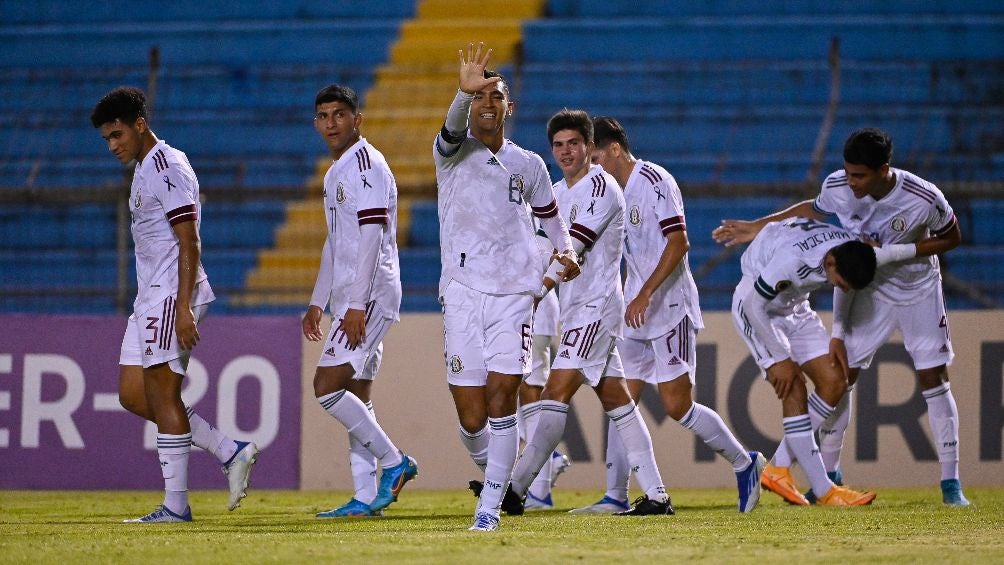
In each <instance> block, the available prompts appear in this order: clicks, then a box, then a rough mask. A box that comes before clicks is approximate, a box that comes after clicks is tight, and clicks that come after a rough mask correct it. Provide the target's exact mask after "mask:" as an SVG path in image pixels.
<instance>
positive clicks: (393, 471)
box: [370, 455, 418, 512]
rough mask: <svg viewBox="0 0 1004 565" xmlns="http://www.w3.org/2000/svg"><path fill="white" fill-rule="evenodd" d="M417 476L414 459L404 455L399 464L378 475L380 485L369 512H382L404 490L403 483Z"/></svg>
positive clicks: (416, 466) (416, 465)
mask: <svg viewBox="0 0 1004 565" xmlns="http://www.w3.org/2000/svg"><path fill="white" fill-rule="evenodd" d="M417 475H418V463H416V462H415V460H414V459H412V458H411V457H408V456H407V455H405V456H404V457H403V459H402V460H401V464H400V465H397V466H395V467H390V468H389V469H384V470H383V473H381V474H380V485H379V486H378V487H377V495H376V498H374V499H373V502H371V503H370V510H372V511H374V512H376V511H378V510H383V509H384V508H387V507H388V506H390V505H391V503H392V502H394V501H396V500H397V495H398V493H400V492H401V489H403V488H404V485H405V483H407V482H408V481H410V480H412V479H414V478H415V477H416V476H417Z"/></svg>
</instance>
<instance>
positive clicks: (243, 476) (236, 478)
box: [223, 441, 261, 510]
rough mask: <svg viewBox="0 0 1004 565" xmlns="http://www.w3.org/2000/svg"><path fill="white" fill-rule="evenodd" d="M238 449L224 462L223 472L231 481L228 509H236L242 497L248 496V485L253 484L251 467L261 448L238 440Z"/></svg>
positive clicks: (229, 481)
mask: <svg viewBox="0 0 1004 565" xmlns="http://www.w3.org/2000/svg"><path fill="white" fill-rule="evenodd" d="M235 443H236V444H237V451H236V452H234V455H233V457H231V458H230V460H229V461H227V462H226V463H224V464H223V474H224V475H225V476H226V477H227V482H228V483H230V500H229V501H228V502H227V509H228V510H236V509H237V507H238V506H240V505H241V499H242V498H244V497H245V496H247V490H248V486H249V485H250V484H251V467H254V464H255V462H256V461H258V454H259V453H261V450H260V449H258V446H257V445H255V444H253V443H250V442H247V441H237V442H235Z"/></svg>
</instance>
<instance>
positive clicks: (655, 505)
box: [614, 496, 676, 516]
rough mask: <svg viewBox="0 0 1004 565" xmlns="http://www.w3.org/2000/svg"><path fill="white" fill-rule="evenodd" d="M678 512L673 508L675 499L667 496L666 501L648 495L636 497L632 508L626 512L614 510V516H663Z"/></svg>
mask: <svg viewBox="0 0 1004 565" xmlns="http://www.w3.org/2000/svg"><path fill="white" fill-rule="evenodd" d="M673 514H676V510H673V501H672V500H670V499H669V497H666V502H659V501H657V500H652V499H651V498H649V497H648V496H639V497H638V498H636V499H635V501H634V505H633V506H632V507H631V510H625V511H624V512H614V516H662V515H673Z"/></svg>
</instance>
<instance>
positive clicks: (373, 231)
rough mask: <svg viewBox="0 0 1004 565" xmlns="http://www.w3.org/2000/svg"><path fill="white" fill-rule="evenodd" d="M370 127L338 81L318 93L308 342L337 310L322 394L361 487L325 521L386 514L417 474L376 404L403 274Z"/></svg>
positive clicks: (390, 179) (392, 190)
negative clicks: (320, 231)
mask: <svg viewBox="0 0 1004 565" xmlns="http://www.w3.org/2000/svg"><path fill="white" fill-rule="evenodd" d="M362 121H363V115H362V112H360V111H359V99H358V97H357V96H356V93H355V91H354V90H352V89H351V88H348V87H346V86H341V85H337V84H332V85H329V86H326V87H324V88H322V89H321V90H320V92H318V93H317V96H316V97H315V99H314V128H315V129H316V130H317V133H318V134H320V135H321V138H322V139H324V142H325V144H326V145H327V146H328V150H329V151H330V153H331V158H332V160H333V161H334V162H333V163H332V164H331V167H330V168H328V172H327V173H326V174H325V175H324V208H325V210H324V212H325V214H324V217H325V220H326V221H327V226H328V230H327V237H326V238H325V240H324V248H323V249H322V251H321V266H320V270H319V271H318V274H317V281H316V283H315V285H314V292H313V295H312V297H311V299H310V306H309V307H308V308H307V313H306V314H305V315H304V316H303V323H302V324H303V335H304V336H305V337H306V338H307V339H309V340H311V341H319V340H320V339H321V337H322V334H321V329H320V321H321V315H322V314H323V312H324V307H325V306H329V307H330V309H331V314H332V316H333V320H332V322H331V330H330V331H329V332H328V337H327V340H326V341H325V344H324V347H323V350H322V352H321V358H320V360H319V361H318V363H317V371H316V372H315V374H314V395H315V396H316V397H317V401H318V402H319V403H320V404H321V406H322V407H323V408H324V410H325V411H326V412H327V413H328V414H330V415H331V417H333V418H334V419H336V420H338V422H339V423H341V424H342V425H343V426H345V429H346V430H348V432H349V467H350V469H351V471H352V481H353V485H354V487H355V494H354V495H353V497H352V498H351V499H350V500H349V501H348V502H346V503H345V504H343V505H342V506H340V507H338V508H333V509H331V510H328V511H326V512H320V513H318V514H317V516H318V517H319V518H339V517H345V516H372V515H375V514H382V512H383V509H384V508H386V507H387V506H389V505H390V504H391V503H392V502H394V501H395V500H397V496H398V493H400V492H401V489H402V488H404V485H405V483H407V482H408V481H410V480H411V479H413V478H415V476H416V475H417V474H418V465H417V464H416V463H415V460H414V459H413V458H412V457H409V456H407V455H405V454H403V453H401V451H400V450H398V448H397V446H395V445H394V443H393V442H392V441H391V439H390V438H389V437H388V436H387V433H386V432H384V430H383V428H382V427H381V426H380V423H379V422H377V420H376V417H375V416H374V414H373V403H372V401H371V400H370V398H371V396H370V393H371V389H372V386H373V379H374V378H375V377H376V373H377V371H378V370H379V368H380V359H381V356H382V354H383V338H384V336H385V335H386V334H387V330H388V329H390V326H391V324H393V323H394V322H396V321H397V320H399V319H400V315H399V311H400V309H401V269H400V267H399V265H398V257H397V184H396V182H395V181H394V175H393V173H391V170H390V167H389V166H387V161H386V160H385V159H384V157H383V154H382V153H380V152H379V151H378V150H377V149H376V148H375V147H373V146H372V145H370V144H369V142H367V141H366V138H364V137H362V134H361V133H360V131H359V127H360V126H361V125H362ZM378 461H379V463H380V467H381V474H380V483H379V485H377V484H376V483H375V477H376V465H377V462H378Z"/></svg>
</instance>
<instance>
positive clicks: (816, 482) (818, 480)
mask: <svg viewBox="0 0 1004 565" xmlns="http://www.w3.org/2000/svg"><path fill="white" fill-rule="evenodd" d="M783 422H784V441H785V443H787V444H788V448H789V449H790V450H791V451H792V453H794V455H795V458H796V459H798V464H799V465H801V466H802V470H803V471H805V476H806V477H808V479H809V484H810V485H811V486H812V492H813V493H815V494H816V496H824V495H825V494H826V493H828V492H830V488H832V487H833V483H832V482H831V481H830V479H829V477H827V476H826V469H824V468H823V460H822V458H820V456H819V449H817V447H816V438H815V436H813V435H812V420H811V419H810V418H809V415H808V414H802V415H800V416H789V417H787V418H784V419H783Z"/></svg>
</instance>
